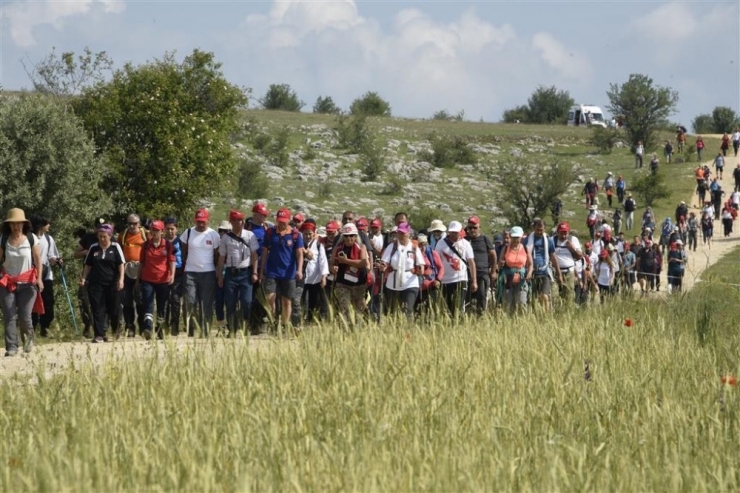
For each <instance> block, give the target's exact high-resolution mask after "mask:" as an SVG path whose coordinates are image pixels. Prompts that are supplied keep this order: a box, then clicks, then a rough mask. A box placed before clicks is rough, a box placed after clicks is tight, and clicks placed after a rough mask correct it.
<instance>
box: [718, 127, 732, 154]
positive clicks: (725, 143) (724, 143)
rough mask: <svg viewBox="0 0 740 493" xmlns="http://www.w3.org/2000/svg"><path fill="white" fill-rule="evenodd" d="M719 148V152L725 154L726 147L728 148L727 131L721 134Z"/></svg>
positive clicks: (728, 138) (728, 137)
mask: <svg viewBox="0 0 740 493" xmlns="http://www.w3.org/2000/svg"><path fill="white" fill-rule="evenodd" d="M719 148H720V151H722V152H721V154H722V155H723V156H727V149H729V148H730V136H729V135H727V132H725V133H724V135H722V142H721V143H720V145H719Z"/></svg>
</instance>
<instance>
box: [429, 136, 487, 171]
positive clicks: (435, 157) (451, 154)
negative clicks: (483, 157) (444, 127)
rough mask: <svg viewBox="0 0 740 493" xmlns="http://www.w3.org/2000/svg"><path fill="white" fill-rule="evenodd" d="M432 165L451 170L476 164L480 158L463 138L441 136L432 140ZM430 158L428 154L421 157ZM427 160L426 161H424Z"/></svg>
mask: <svg viewBox="0 0 740 493" xmlns="http://www.w3.org/2000/svg"><path fill="white" fill-rule="evenodd" d="M432 149H433V151H434V154H432V155H431V161H430V162H431V163H432V164H433V165H434V166H436V167H437V168H451V167H453V166H454V165H456V164H475V163H476V162H477V161H478V157H477V156H476V155H475V152H473V150H472V149H471V148H470V147H468V143H467V142H466V141H465V140H464V139H462V138H461V137H448V136H441V137H436V138H433V139H432ZM420 157H423V158H426V157H428V156H427V155H426V154H425V155H424V156H420ZM422 160H425V159H422Z"/></svg>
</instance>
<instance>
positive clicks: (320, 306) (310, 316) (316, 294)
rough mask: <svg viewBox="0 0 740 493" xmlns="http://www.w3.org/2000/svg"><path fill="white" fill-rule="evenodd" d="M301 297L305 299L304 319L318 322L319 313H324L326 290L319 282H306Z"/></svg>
mask: <svg viewBox="0 0 740 493" xmlns="http://www.w3.org/2000/svg"><path fill="white" fill-rule="evenodd" d="M303 297H304V298H305V300H306V313H305V319H306V320H307V321H309V322H318V321H319V319H320V318H321V314H325V313H326V292H325V291H324V290H323V289H322V288H321V283H316V284H306V285H305V287H304V290H303Z"/></svg>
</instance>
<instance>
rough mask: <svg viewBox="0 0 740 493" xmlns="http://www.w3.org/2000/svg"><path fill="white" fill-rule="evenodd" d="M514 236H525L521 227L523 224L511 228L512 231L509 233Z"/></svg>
mask: <svg viewBox="0 0 740 493" xmlns="http://www.w3.org/2000/svg"><path fill="white" fill-rule="evenodd" d="M509 234H510V235H511V237H512V238H521V237H522V236H524V230H523V229H522V228H521V226H514V227H513V228H511V232H510V233H509Z"/></svg>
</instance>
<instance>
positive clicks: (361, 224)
mask: <svg viewBox="0 0 740 493" xmlns="http://www.w3.org/2000/svg"><path fill="white" fill-rule="evenodd" d="M355 224H356V225H357V229H359V230H360V231H367V219H365V218H364V217H361V218H360V219H358V220H357V222H356V223H355Z"/></svg>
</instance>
